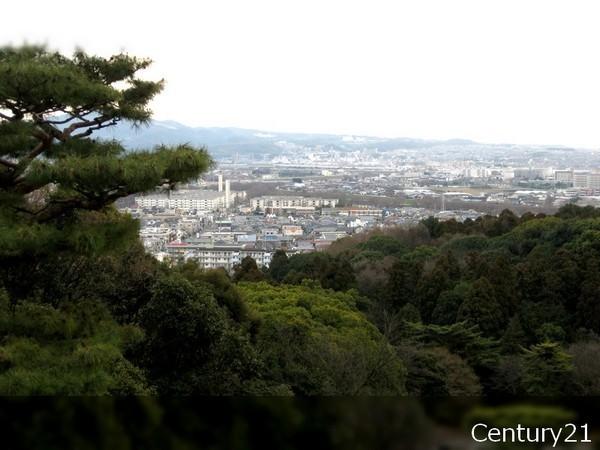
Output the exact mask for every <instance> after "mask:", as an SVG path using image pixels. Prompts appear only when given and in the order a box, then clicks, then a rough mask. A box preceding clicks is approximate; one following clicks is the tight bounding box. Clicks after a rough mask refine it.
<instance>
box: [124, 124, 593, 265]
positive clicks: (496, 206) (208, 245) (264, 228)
mask: <svg viewBox="0 0 600 450" xmlns="http://www.w3.org/2000/svg"><path fill="white" fill-rule="evenodd" d="M256 136H258V137H259V138H260V137H262V136H265V137H267V138H270V139H268V144H269V145H270V146H272V145H275V146H276V147H279V148H280V151H279V152H274V153H272V154H270V156H265V155H262V156H261V157H260V158H259V159H257V158H256V156H255V153H254V152H252V153H248V152H246V153H242V154H240V152H238V151H236V150H235V146H234V149H233V150H232V151H230V152H229V153H228V154H223V153H219V147H218V146H217V154H218V155H219V156H220V157H218V158H217V163H218V165H217V168H216V169H215V170H213V171H212V172H210V173H208V174H207V175H206V176H204V177H203V178H202V179H199V180H197V182H195V183H190V184H187V185H184V186H179V187H178V188H177V189H176V190H171V191H157V192H152V193H147V194H145V195H139V196H135V197H130V198H127V199H125V200H124V201H120V202H119V207H120V208H121V209H122V210H125V211H127V212H129V213H130V214H131V215H132V216H134V217H136V218H138V219H139V220H140V223H141V231H140V238H141V240H142V242H143V244H144V246H145V247H146V249H147V250H148V251H149V252H151V253H152V254H153V255H154V256H155V257H156V258H158V259H159V260H161V261H165V260H166V261H173V262H176V261H184V260H194V261H196V262H197V263H198V264H199V265H200V266H202V267H205V268H218V267H222V268H224V269H226V270H228V271H231V270H233V268H234V266H235V265H237V264H239V263H240V262H241V260H242V259H243V258H244V257H246V256H250V257H252V258H253V259H254V260H256V262H257V265H258V266H259V267H261V266H268V265H269V263H270V261H271V258H272V256H273V254H274V252H275V251H276V250H278V249H281V250H284V251H285V252H286V253H288V254H295V253H303V252H314V251H321V250H323V249H325V248H327V247H328V246H329V245H331V244H332V243H333V242H334V241H336V240H338V239H340V238H343V237H345V236H349V235H353V234H356V233H361V232H364V231H368V230H373V229H378V228H379V229H382V228H388V227H398V226H404V227H407V226H412V225H415V224H417V223H419V222H420V221H421V220H423V219H426V218H428V217H435V218H437V219H439V220H449V219H454V220H457V221H464V220H467V219H471V220H474V219H476V218H477V217H479V216H482V215H484V214H492V215H496V214H499V213H500V212H501V211H502V210H504V209H510V210H512V211H513V212H515V213H516V214H523V213H525V212H533V213H552V212H554V211H556V210H557V209H558V208H559V207H560V206H562V205H564V204H566V203H576V204H577V205H580V206H585V205H593V206H599V205H600V171H596V170H591V169H586V167H593V166H594V165H596V166H597V167H599V166H600V165H598V162H597V161H598V152H594V151H591V150H577V149H565V148H552V147H518V146H501V145H496V146H492V145H485V144H476V143H471V142H469V141H465V142H454V141H452V142H440V143H433V144H432V143H426V142H422V143H418V144H413V145H405V147H406V148H397V149H393V148H387V149H386V150H385V151H382V150H380V149H378V148H377V146H375V147H373V144H372V143H371V144H370V143H369V141H368V139H365V138H356V137H341V138H340V144H336V143H335V142H334V143H332V142H331V140H329V144H322V143H316V144H315V143H314V142H313V143H310V142H308V143H307V142H304V143H303V144H302V145H300V144H297V143H295V142H294V141H293V139H292V141H291V142H288V141H285V140H281V136H279V137H277V136H273V135H270V134H264V135H261V134H258V133H255V134H254V135H253V137H254V138H256ZM275 138H277V139H278V140H275V143H274V144H273V142H274V139H275ZM378 144H379V145H382V144H387V145H389V143H386V142H378ZM346 145H350V147H345V146H346ZM398 145H400V144H398ZM356 146H359V147H361V148H362V149H361V150H360V151H358V150H355V148H356ZM239 147H240V148H243V146H242V145H240V146H239ZM270 148H272V147H270ZM209 151H210V148H209ZM569 164H570V166H569Z"/></svg>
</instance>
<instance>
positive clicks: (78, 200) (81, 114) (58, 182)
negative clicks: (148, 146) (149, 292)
mask: <svg viewBox="0 0 600 450" xmlns="http://www.w3.org/2000/svg"><path fill="white" fill-rule="evenodd" d="M150 63H151V62H150V61H149V60H147V59H139V58H136V57H132V56H128V55H126V54H119V55H115V56H112V57H110V58H102V57H97V56H90V55H87V54H86V53H84V52H83V51H77V52H75V54H74V55H73V56H72V57H66V56H64V55H62V54H60V53H56V52H52V51H49V50H47V49H46V48H44V47H39V46H24V47H5V48H0V248H1V249H2V250H0V252H1V253H3V256H6V255H11V256H15V255H22V254H23V253H27V252H29V253H32V252H40V251H42V250H44V249H46V250H48V248H47V247H46V246H47V245H49V244H50V243H52V244H53V249H54V250H56V249H57V248H64V247H65V244H70V245H74V246H77V247H87V248H96V247H102V245H103V244H104V245H105V246H113V245H115V242H116V241H117V239H116V238H117V237H118V236H119V235H120V234H124V233H125V234H127V233H126V232H130V233H129V234H128V236H131V232H133V233H135V232H136V227H135V226H131V221H128V220H127V219H126V218H125V217H123V216H122V215H118V214H115V213H114V212H111V208H110V205H111V204H112V203H113V202H114V201H115V200H117V199H118V198H120V197H125V196H128V195H131V194H134V193H138V192H144V191H149V190H152V189H155V188H156V187H159V186H163V187H167V188H172V187H173V186H174V185H175V184H176V183H178V182H183V181H187V180H190V179H193V178H195V177H197V176H198V175H199V174H200V173H201V172H203V171H204V170H206V169H207V168H208V167H209V166H210V164H211V160H210V158H209V156H208V155H207V153H206V151H205V150H204V149H196V148H193V147H191V146H188V145H181V146H178V147H175V148H167V147H157V148H156V149H154V150H147V151H140V152H135V153H134V152H127V151H126V150H125V149H124V147H123V146H122V145H121V144H119V143H118V142H115V141H107V140H98V139H93V138H92V135H93V133H94V132H95V131H97V130H100V129H103V128H107V127H110V126H113V125H116V124H117V123H119V122H121V121H127V122H130V123H131V124H133V125H135V126H141V125H144V124H146V123H148V122H149V120H150V117H151V111H150V109H149V108H148V103H149V102H150V100H152V98H154V96H155V95H156V94H158V93H159V92H160V91H161V90H162V88H163V82H162V81H147V80H144V79H142V78H140V77H139V76H138V74H139V71H141V70H143V69H146V68H147V67H148V66H149V65H150ZM92 229H93V232H91V231H92ZM65 231H66V232H65ZM87 231H90V232H89V233H87ZM113 238H115V239H113Z"/></svg>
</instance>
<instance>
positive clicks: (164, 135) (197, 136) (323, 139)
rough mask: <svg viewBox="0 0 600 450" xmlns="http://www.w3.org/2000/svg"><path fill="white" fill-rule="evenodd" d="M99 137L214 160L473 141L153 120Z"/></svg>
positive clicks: (105, 131)
mask: <svg viewBox="0 0 600 450" xmlns="http://www.w3.org/2000/svg"><path fill="white" fill-rule="evenodd" d="M98 136H100V137H102V138H105V139H117V140H119V141H121V142H122V143H123V145H125V146H126V147H127V148H130V149H132V150H135V149H141V148H152V147H154V146H156V145H160V144H166V145H173V144H181V143H189V144H192V145H197V146H206V147H207V148H208V150H209V151H210V153H211V154H212V155H213V156H215V157H217V158H223V157H231V156H233V155H235V154H238V155H241V156H243V155H249V154H263V155H276V154H280V153H282V152H283V151H284V150H285V149H286V148H287V149H288V150H289V147H290V146H292V147H293V146H301V147H315V148H318V147H323V148H327V149H335V150H340V151H356V150H362V149H377V150H380V151H386V150H394V149H398V148H410V149H418V148H429V147H432V146H436V145H471V144H476V143H475V142H473V141H469V140H464V139H452V140H447V141H434V140H425V139H412V138H393V139H388V138H377V137H371V136H357V135H335V134H313V133H281V132H271V131H264V130H251V129H244V128H232V127H190V126H187V125H183V124H181V123H179V122H175V121H171V120H166V121H161V120H154V121H152V122H151V123H150V124H149V125H147V126H141V127H136V128H134V127H132V126H131V125H130V124H128V123H120V124H118V125H116V126H114V127H109V128H106V129H103V130H100V132H99V133H98Z"/></svg>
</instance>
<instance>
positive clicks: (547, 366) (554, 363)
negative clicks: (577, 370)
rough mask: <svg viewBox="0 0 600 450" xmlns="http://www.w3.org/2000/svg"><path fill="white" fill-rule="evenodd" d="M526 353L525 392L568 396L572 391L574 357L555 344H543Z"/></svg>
mask: <svg viewBox="0 0 600 450" xmlns="http://www.w3.org/2000/svg"><path fill="white" fill-rule="evenodd" d="M524 351H525V356H524V375H523V385H524V390H525V391H526V392H527V393H528V394H531V395H553V396H560V395H566V394H568V393H569V391H570V390H571V391H572V389H569V386H571V385H572V372H573V363H572V357H571V356H570V355H569V354H568V353H566V352H565V351H564V350H563V349H562V348H561V347H560V345H559V344H557V343H555V342H547V341H546V342H542V343H541V344H537V345H534V346H533V347H531V348H530V349H528V350H524Z"/></svg>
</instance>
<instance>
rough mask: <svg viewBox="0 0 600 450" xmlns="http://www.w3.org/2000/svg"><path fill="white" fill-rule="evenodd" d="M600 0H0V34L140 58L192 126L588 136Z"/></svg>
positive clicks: (599, 133)
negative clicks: (84, 1) (88, 3)
mask: <svg viewBox="0 0 600 450" xmlns="http://www.w3.org/2000/svg"><path fill="white" fill-rule="evenodd" d="M599 9H600V7H599V6H598V4H597V2H594V1H579V0H577V1H570V2H564V1H562V2H560V1H547V0H546V1H536V0H534V1H527V2H523V1H513V0H509V1H488V2H481V1H475V0H459V1H453V2H447V1H436V0H426V1H420V2H383V1H371V2H368V3H367V2H355V1H328V2H322V1H321V2H319V1H310V0H309V1H304V2H282V1H263V0H260V1H254V2H244V1H220V2H207V1H202V2H194V3H191V2H184V1H178V0H175V1H171V2H168V3H167V2H155V3H152V4H144V5H140V4H139V3H134V2H129V3H127V2H117V1H113V0H108V1H105V2H102V5H101V7H98V8H94V9H93V10H90V11H89V12H87V13H86V14H87V18H86V19H85V20H84V19H82V18H81V17H79V18H77V19H76V18H75V15H77V14H80V4H79V3H76V2H74V1H56V2H50V3H48V2H41V1H25V2H15V3H10V4H7V5H4V6H3V15H4V17H6V18H7V19H8V20H6V21H4V23H3V26H2V29H0V41H1V42H4V43H13V44H21V43H23V42H24V41H27V42H30V43H40V42H42V43H43V42H45V43H47V44H48V46H49V47H50V48H53V49H59V50H60V51H63V52H67V53H70V52H71V51H72V50H73V49H74V48H75V47H76V46H82V47H83V48H85V49H86V50H87V51H88V52H91V53H97V54H101V55H105V56H106V55H110V54H113V53H118V52H119V51H121V50H126V51H128V52H129V53H131V54H134V55H139V56H147V57H150V58H152V59H153V60H154V61H155V64H154V65H153V66H152V68H151V69H150V70H148V71H147V73H146V74H145V76H146V77H147V78H150V79H160V78H165V79H166V81H167V84H166V89H165V91H164V93H163V94H162V95H161V96H159V97H158V98H157V99H156V100H155V101H153V103H152V105H151V106H152V108H153V110H154V111H155V117H156V118H157V119H163V120H167V119H168V120H177V121H179V122H182V123H184V124H186V125H191V126H235V127H243V128H253V129H261V130H267V131H293V132H313V133H314V132H321V133H337V134H358V135H371V136H383V137H402V136H405V137H413V138H435V139H448V138H465V139H473V140H477V141H480V142H486V143H517V144H552V145H568V146H583V147H591V148H597V147H599V146H600V128H599V127H598V123H599V119H600V118H599V117H598V104H600V85H599V84H598V79H600V61H599V60H598V58H597V57H596V53H597V50H596V43H597V42H599V41H600V29H599V28H598V27H597V23H596V21H597V17H598V12H600V11H599ZM31 11H35V14H31ZM58 11H60V14H56V13H57V12H58ZM51 15H53V19H52V20H47V17H50V16H51Z"/></svg>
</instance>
